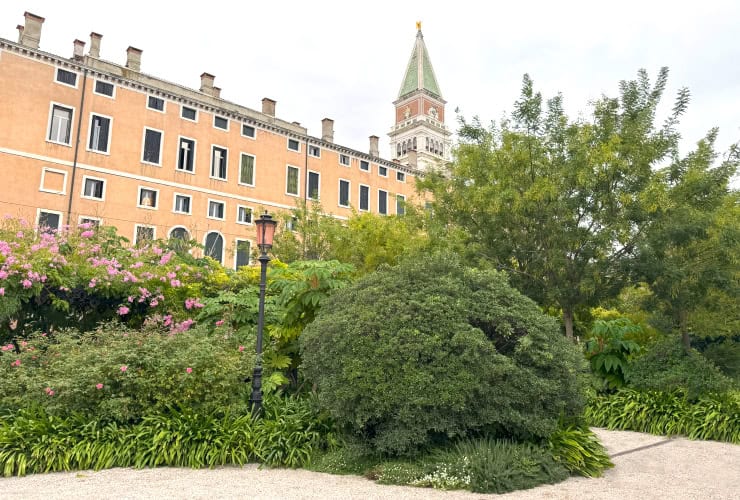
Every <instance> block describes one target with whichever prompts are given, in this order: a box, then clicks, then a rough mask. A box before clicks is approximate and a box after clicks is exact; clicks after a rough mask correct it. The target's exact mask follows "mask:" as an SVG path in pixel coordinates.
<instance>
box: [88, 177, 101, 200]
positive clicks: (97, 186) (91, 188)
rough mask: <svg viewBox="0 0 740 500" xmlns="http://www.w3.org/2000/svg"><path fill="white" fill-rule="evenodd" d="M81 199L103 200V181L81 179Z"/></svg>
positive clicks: (91, 178)
mask: <svg viewBox="0 0 740 500" xmlns="http://www.w3.org/2000/svg"><path fill="white" fill-rule="evenodd" d="M82 197H83V198H88V199H91V200H102V199H104V198H105V181H104V180H103V179H96V178H94V177H87V176H85V177H83V180H82Z"/></svg>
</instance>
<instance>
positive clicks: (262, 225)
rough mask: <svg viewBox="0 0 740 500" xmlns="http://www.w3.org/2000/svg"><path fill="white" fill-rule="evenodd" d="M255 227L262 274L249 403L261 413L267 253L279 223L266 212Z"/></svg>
mask: <svg viewBox="0 0 740 500" xmlns="http://www.w3.org/2000/svg"><path fill="white" fill-rule="evenodd" d="M255 225H256V226H257V247H258V248H259V249H260V256H259V261H260V265H261V266H262V270H261V274H260V306H259V318H258V320H257V362H256V364H255V365H254V375H253V376H252V396H251V397H250V398H249V402H250V404H251V405H252V411H253V412H255V413H260V412H261V411H262V330H263V329H264V327H265V287H266V285H267V263H268V262H270V256H269V255H267V252H268V251H269V250H270V249H271V248H272V239H273V237H274V236H275V227H277V221H276V220H273V218H272V216H271V215H269V214H268V213H267V212H265V213H264V214H262V215H260V218H259V219H258V220H256V221H255Z"/></svg>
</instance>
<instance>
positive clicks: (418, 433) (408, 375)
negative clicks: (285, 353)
mask: <svg viewBox="0 0 740 500" xmlns="http://www.w3.org/2000/svg"><path fill="white" fill-rule="evenodd" d="M301 354H302V356H303V370H304V373H305V374H306V376H307V378H308V380H311V381H313V382H315V383H316V384H317V386H318V394H319V402H320V404H321V406H322V408H323V409H325V410H327V411H328V412H329V413H330V414H331V416H332V417H333V418H334V419H335V422H337V424H338V426H339V427H340V429H341V430H342V431H344V432H345V434H346V435H347V436H349V438H350V439H352V438H354V439H357V440H358V441H359V442H361V443H365V444H366V445H367V446H369V448H370V450H371V451H376V452H378V453H385V454H388V455H392V456H413V455H414V454H416V453H420V452H422V451H423V450H424V449H425V448H427V447H429V446H433V445H439V444H443V443H444V442H447V441H451V440H454V439H456V438H460V437H467V436H471V435H487V436H492V437H501V438H514V439H517V440H522V441H527V440H542V439H546V438H547V436H549V435H550V434H551V433H552V432H554V431H555V430H556V429H557V427H558V421H559V419H560V417H561V415H564V416H565V417H571V416H577V415H579V414H580V413H581V411H582V408H583V405H584V403H585V393H584V385H585V382H584V377H583V373H584V372H585V369H586V367H585V360H584V359H583V355H582V354H581V353H580V352H578V350H577V348H576V347H575V346H574V345H573V344H572V343H570V342H568V341H567V340H566V339H565V338H564V337H563V336H562V335H561V333H560V328H559V326H558V324H557V322H556V321H555V320H554V319H553V318H551V317H549V316H546V315H545V314H543V313H542V312H541V311H540V309H539V307H538V306H537V305H536V304H535V303H534V302H533V301H531V300H530V299H528V298H527V297H525V296H523V295H521V294H520V293H519V292H517V291H516V290H514V289H513V288H512V287H511V286H510V285H509V284H508V282H507V278H506V276H505V275H504V274H503V273H499V272H495V271H486V270H480V269H475V268H470V267H467V266H466V265H464V263H462V262H460V260H459V259H458V258H457V257H455V256H452V255H449V254H439V255H430V256H426V257H425V258H423V259H415V260H409V261H406V262H404V263H403V264H401V265H399V266H396V267H392V268H390V267H389V268H385V269H382V270H380V271H378V272H376V273H373V274H370V275H368V276H365V277H364V278H361V279H360V280H358V281H356V282H355V283H353V284H351V285H350V286H348V287H347V288H345V289H343V290H342V293H337V294H333V295H332V296H330V297H329V299H328V300H327V301H326V303H325V304H324V305H323V307H322V309H321V310H320V311H319V313H318V314H317V316H316V319H315V321H314V322H313V323H311V324H310V325H308V326H307V327H306V330H305V331H304V332H303V335H302V336H301Z"/></svg>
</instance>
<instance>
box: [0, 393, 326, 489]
mask: <svg viewBox="0 0 740 500" xmlns="http://www.w3.org/2000/svg"><path fill="white" fill-rule="evenodd" d="M331 435H332V430H331V425H330V423H329V422H328V421H327V420H326V419H324V418H322V416H321V415H320V414H317V413H316V412H315V411H314V410H313V409H312V406H311V405H310V404H308V403H307V402H306V401H304V400H298V399H291V398H278V397H268V398H267V399H266V400H265V413H264V416H263V417H262V418H254V417H252V416H251V415H249V414H247V415H232V414H229V413H226V414H224V413H214V414H205V413H197V412H194V411H193V410H190V409H186V410H182V411H178V410H172V411H170V412H169V413H168V414H166V415H150V416H146V417H144V418H143V419H142V420H141V421H140V422H139V423H137V424H135V425H128V426H121V425H119V424H116V423H115V422H108V423H103V422H101V421H100V420H89V419H87V418H86V417H84V416H82V415H79V414H77V415H71V416H67V417H58V416H54V415H50V414H48V413H47V412H46V411H44V409H43V408H40V407H34V408H28V409H24V410H20V411H18V412H14V413H11V414H6V415H4V416H2V417H0V473H2V475H4V476H13V475H17V476H22V475H25V474H29V473H38V472H55V471H69V470H83V469H95V470H100V469H104V468H110V467H137V468H141V467H156V466H173V467H194V468H199V467H215V466H217V465H227V464H234V465H243V464H246V463H249V462H259V463H263V464H267V465H271V466H286V467H299V466H302V465H304V464H306V463H307V462H308V461H309V460H310V459H311V456H312V455H313V454H314V452H316V451H317V450H319V449H321V448H323V447H324V446H326V445H327V443H328V442H329V441H331Z"/></svg>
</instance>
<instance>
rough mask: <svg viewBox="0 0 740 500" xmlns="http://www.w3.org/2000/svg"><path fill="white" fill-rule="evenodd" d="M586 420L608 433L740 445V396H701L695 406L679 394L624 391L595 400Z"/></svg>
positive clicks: (587, 409) (588, 409)
mask: <svg viewBox="0 0 740 500" xmlns="http://www.w3.org/2000/svg"><path fill="white" fill-rule="evenodd" d="M585 419H586V421H587V422H588V423H589V425H593V426H597V427H606V428H608V429H620V430H630V431H639V432H649V433H651V434H658V435H666V436H671V435H679V434H680V435H685V436H688V437H689V438H691V439H708V440H714V441H727V442H730V443H735V444H740V393H738V392H734V393H725V394H723V395H713V396H703V397H701V398H699V399H698V400H697V401H695V402H694V401H689V400H687V399H686V397H685V396H684V394H682V393H680V392H659V391H645V392H641V391H634V390H629V389H624V390H621V391H619V392H617V393H616V394H611V395H601V396H597V397H595V398H594V399H593V400H592V401H591V402H590V404H589V405H588V406H587V407H586V411H585Z"/></svg>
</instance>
